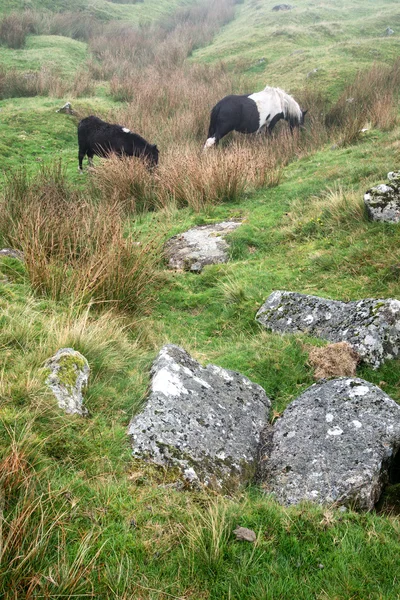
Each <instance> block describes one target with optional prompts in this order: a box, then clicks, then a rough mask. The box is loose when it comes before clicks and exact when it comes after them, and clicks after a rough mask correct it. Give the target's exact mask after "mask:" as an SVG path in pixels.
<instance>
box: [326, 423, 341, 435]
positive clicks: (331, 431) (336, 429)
mask: <svg viewBox="0 0 400 600" xmlns="http://www.w3.org/2000/svg"><path fill="white" fill-rule="evenodd" d="M327 433H328V435H333V436H337V435H342V433H343V429H340V427H338V426H337V425H336V426H335V427H332V429H328V431H327Z"/></svg>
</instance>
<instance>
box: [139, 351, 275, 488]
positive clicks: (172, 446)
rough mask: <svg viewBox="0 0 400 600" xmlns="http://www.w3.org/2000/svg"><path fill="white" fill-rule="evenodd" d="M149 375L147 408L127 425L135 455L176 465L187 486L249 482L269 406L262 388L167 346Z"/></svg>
mask: <svg viewBox="0 0 400 600" xmlns="http://www.w3.org/2000/svg"><path fill="white" fill-rule="evenodd" d="M151 375H152V381H151V392H150V395H149V398H148V401H147V404H146V406H145V408H144V409H143V411H142V412H141V413H140V414H138V415H136V416H135V417H134V418H133V419H132V421H131V423H130V426H129V435H130V436H131V440H132V446H133V454H134V456H137V457H141V458H144V459H147V460H150V461H152V462H155V463H157V464H160V465H164V466H176V467H178V468H179V469H180V470H181V471H182V473H183V475H184V477H185V478H186V480H187V481H188V479H190V480H191V481H196V480H197V479H198V480H199V481H200V482H201V483H204V484H206V485H208V486H210V487H213V488H215V489H221V488H225V487H226V488H228V489H234V488H236V487H237V486H238V485H239V484H241V483H245V482H248V481H250V480H251V479H252V478H253V476H254V474H255V471H256V467H257V452H258V444H259V440H260V435H261V431H262V429H263V428H264V426H265V424H266V422H267V420H268V412H269V408H270V401H269V399H268V398H267V396H266V394H265V392H264V390H263V389H262V387H260V386H259V385H257V384H255V383H252V382H251V381H250V380H249V379H247V377H244V376H243V375H241V374H240V373H235V372H234V371H228V370H226V369H222V368H221V367H218V366H216V365H208V366H207V367H205V368H204V367H202V366H201V365H200V364H199V363H198V362H196V361H195V360H194V359H193V358H191V357H190V356H189V354H188V353H187V352H185V350H183V349H182V348H179V347H178V346H174V345H172V344H169V345H167V346H164V347H163V348H162V349H161V351H160V353H159V355H158V357H157V359H156V360H155V362H154V364H153V367H152V370H151Z"/></svg>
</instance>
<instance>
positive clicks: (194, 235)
mask: <svg viewBox="0 0 400 600" xmlns="http://www.w3.org/2000/svg"><path fill="white" fill-rule="evenodd" d="M240 225H241V223H240V222H237V221H224V222H223V223H215V224H213V225H201V226H200V227H193V229H189V230H188V231H185V232H184V233H180V234H179V235H175V236H174V237H172V238H171V239H169V240H168V241H167V242H166V244H165V245H164V254H165V257H166V259H167V262H168V266H169V268H170V269H176V270H180V271H192V272H194V273H199V272H200V271H201V270H202V269H203V267H204V266H205V265H214V264H218V263H225V262H227V261H228V249H229V246H228V243H227V241H226V240H225V239H224V237H225V236H226V235H227V234H228V233H231V232H232V231H234V230H235V229H237V227H239V226H240Z"/></svg>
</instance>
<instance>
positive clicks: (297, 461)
mask: <svg viewBox="0 0 400 600" xmlns="http://www.w3.org/2000/svg"><path fill="white" fill-rule="evenodd" d="M399 448H400V406H399V405H398V404H396V402H394V400H392V399H391V398H389V396H387V395H386V394H385V393H384V392H383V391H382V390H381V389H380V388H378V387H377V386H375V385H372V384H371V383H368V382H366V381H363V380H362V379H355V378H341V379H334V380H331V381H328V382H322V383H319V384H315V385H313V386H312V387H310V388H309V389H308V390H306V391H305V392H304V393H303V394H302V395H301V396H299V398H297V399H296V400H294V401H293V402H292V403H291V404H290V406H289V407H288V408H287V409H286V410H285V412H284V413H283V415H282V417H281V418H280V419H278V420H277V421H276V423H275V426H274V428H273V429H272V428H269V429H268V430H267V431H266V434H265V438H264V447H263V450H262V457H261V472H262V478H263V480H264V482H265V490H266V491H267V492H268V493H273V494H274V495H275V497H276V498H277V500H278V501H279V502H280V503H282V504H285V505H290V504H297V503H298V502H301V501H302V500H311V501H313V502H318V503H319V504H332V503H337V504H344V505H348V506H350V507H352V508H358V509H365V510H371V509H372V508H373V507H374V505H375V503H376V502H377V501H378V499H379V497H380V494H381V491H382V488H383V486H384V485H385V484H386V483H387V481H388V470H389V468H390V465H391V463H392V462H393V461H394V457H395V454H396V453H397V452H398V450H399Z"/></svg>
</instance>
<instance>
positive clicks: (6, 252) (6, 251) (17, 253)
mask: <svg viewBox="0 0 400 600" xmlns="http://www.w3.org/2000/svg"><path fill="white" fill-rule="evenodd" d="M2 256H7V257H9V258H16V259H17V260H20V261H22V262H23V261H24V254H23V252H21V250H15V249H14V248H2V249H1V250H0V258H1V257H2Z"/></svg>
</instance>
